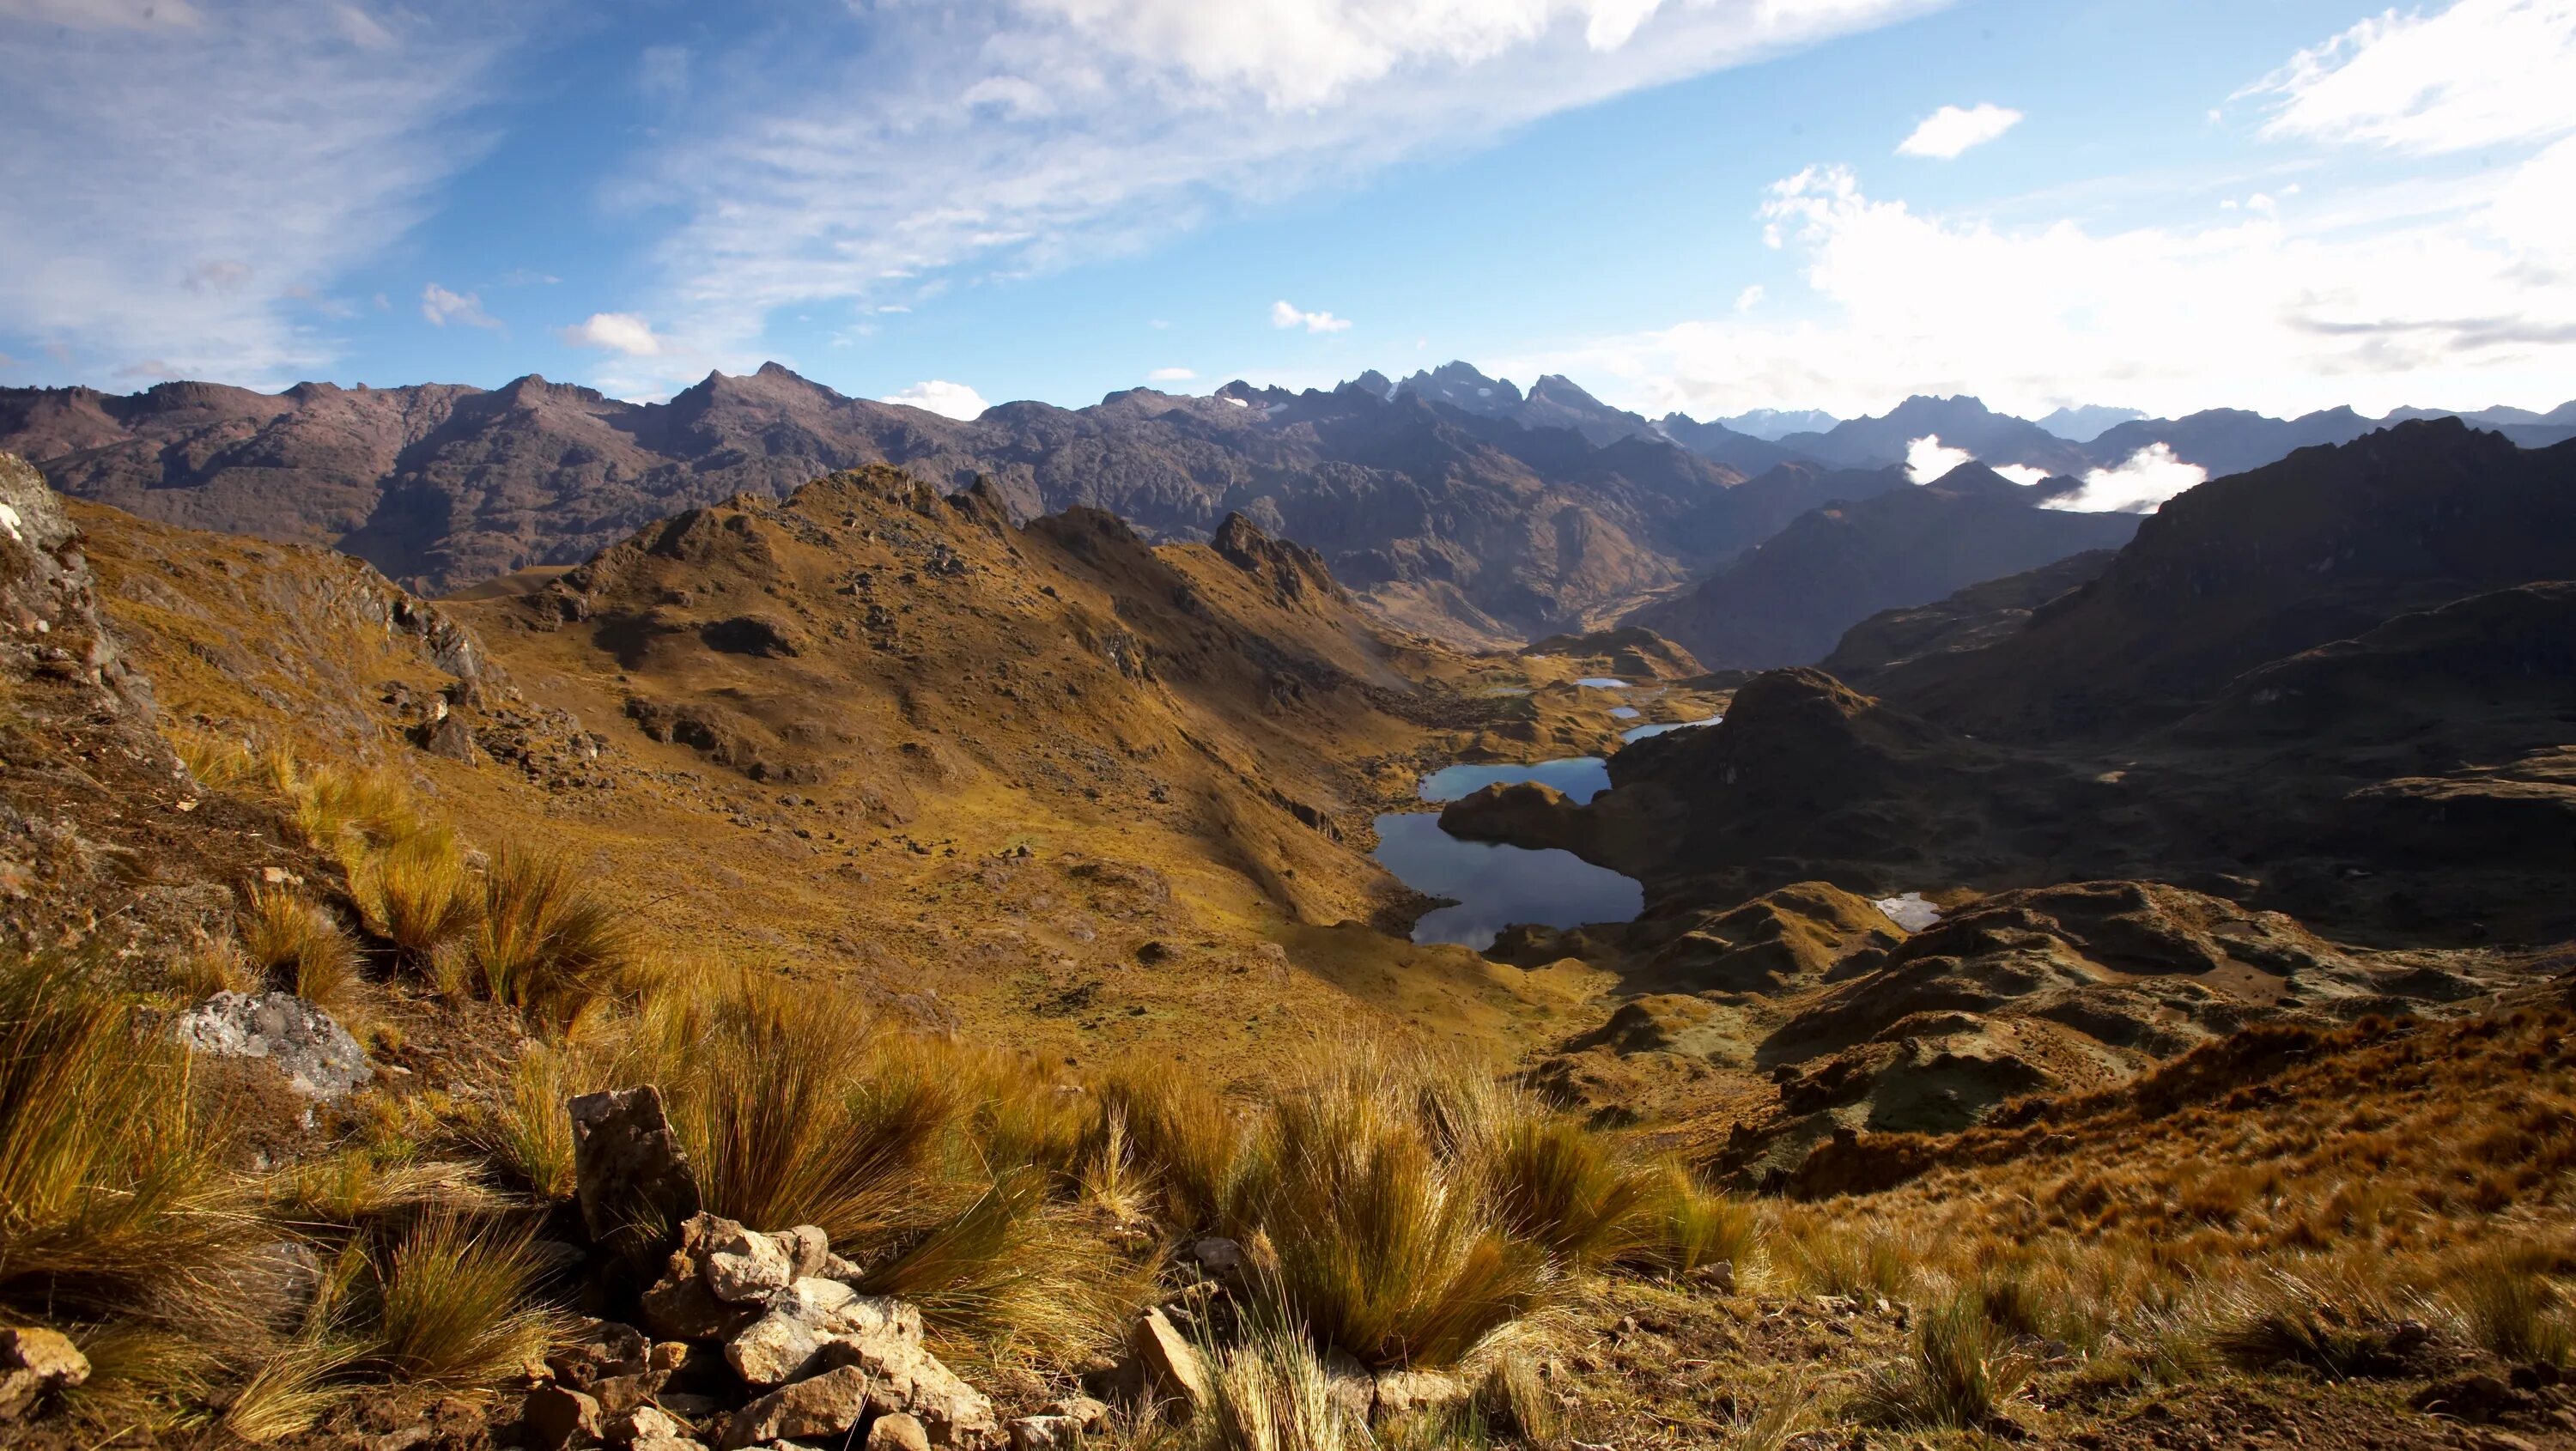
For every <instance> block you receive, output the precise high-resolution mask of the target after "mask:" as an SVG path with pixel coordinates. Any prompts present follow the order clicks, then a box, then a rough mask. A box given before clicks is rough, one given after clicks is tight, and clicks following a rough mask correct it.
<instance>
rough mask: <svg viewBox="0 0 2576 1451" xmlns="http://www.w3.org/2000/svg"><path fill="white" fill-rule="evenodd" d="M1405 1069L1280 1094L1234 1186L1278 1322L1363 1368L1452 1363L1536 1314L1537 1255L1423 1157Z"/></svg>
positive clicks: (1457, 1178) (1446, 1169)
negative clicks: (1301, 1328) (1267, 1267)
mask: <svg viewBox="0 0 2576 1451" xmlns="http://www.w3.org/2000/svg"><path fill="white" fill-rule="evenodd" d="M1417 1087H1418V1080H1417V1079H1415V1078H1414V1077H1413V1076H1412V1075H1411V1074H1410V1073H1409V1072H1408V1071H1407V1069H1406V1068H1405V1067H1403V1066H1400V1065H1392V1064H1389V1063H1387V1062H1385V1061H1383V1060H1381V1059H1378V1058H1377V1057H1376V1056H1375V1055H1360V1056H1358V1057H1357V1058H1355V1059H1354V1060H1352V1061H1350V1062H1347V1063H1345V1064H1343V1065H1340V1066H1338V1067H1337V1068H1335V1069H1334V1070H1332V1071H1330V1072H1328V1073H1326V1074H1325V1075H1323V1076H1322V1077H1321V1078H1320V1079H1319V1080H1318V1081H1316V1082H1314V1083H1312V1084H1309V1085H1307V1086H1306V1087H1304V1088H1302V1089H1299V1090H1296V1091H1292V1092H1289V1093H1287V1094H1285V1095H1283V1096H1282V1097H1281V1098H1280V1100H1279V1101H1278V1102H1277V1104H1275V1105H1274V1107H1273V1108H1272V1111H1271V1112H1270V1114H1269V1115H1268V1116H1267V1118H1266V1119H1265V1120H1264V1121H1263V1122H1262V1124H1261V1126H1260V1128H1259V1131H1258V1132H1257V1133H1256V1135H1255V1137H1254V1140H1253V1146H1252V1148H1251V1150H1250V1151H1249V1153H1248V1154H1247V1156H1246V1160H1245V1167H1244V1168H1243V1170H1242V1172H1241V1173H1240V1175H1239V1176H1238V1179H1237V1182H1236V1184H1235V1188H1234V1195H1233V1200H1234V1205H1233V1211H1232V1216H1231V1217H1232V1218H1233V1220H1234V1221H1235V1223H1236V1224H1237V1226H1238V1227H1239V1231H1238V1232H1239V1233H1242V1234H1253V1233H1257V1234H1258V1235H1260V1236H1261V1238H1262V1240H1263V1242H1264V1243H1265V1244H1266V1246H1267V1249H1268V1257H1269V1259H1270V1264H1271V1269H1272V1273H1273V1274H1274V1275H1275V1280H1274V1281H1273V1287H1274V1290H1275V1293H1276V1294H1277V1295H1278V1297H1279V1298H1280V1300H1281V1302H1282V1303H1281V1310H1282V1312H1283V1315H1284V1316H1285V1317H1286V1318H1290V1319H1294V1320H1296V1321H1298V1322H1301V1323H1303V1324H1305V1325H1306V1326H1307V1327H1308V1328H1309V1329H1310V1331H1311V1332H1312V1333H1313V1334H1314V1335H1315V1336H1316V1337H1317V1338H1318V1339H1319V1340H1320V1341H1322V1342H1323V1343H1324V1344H1326V1345H1330V1346H1337V1347H1339V1348H1341V1349H1343V1350H1346V1351H1348V1352H1350V1353H1351V1354H1353V1355H1355V1356H1357V1357H1359V1358H1360V1359H1361V1360H1362V1361H1364V1362H1367V1363H1369V1364H1371V1365H1379V1366H1386V1365H1412V1366H1419V1367H1438V1366H1446V1365H1453V1364H1456V1363H1457V1362H1458V1361H1459V1360H1460V1359H1462V1358H1463V1357H1465V1356H1466V1355H1467V1354H1468V1353H1469V1352H1470V1351H1472V1350H1474V1349H1475V1348H1476V1347H1477V1345H1478V1344H1480V1343H1481V1342H1482V1341H1483V1340H1484V1339H1485V1338H1486V1337H1487V1336H1488V1335H1491V1334H1492V1333H1493V1332H1495V1331H1496V1330H1499V1329H1501V1328H1502V1327H1503V1326H1506V1325H1508V1324H1510V1323H1511V1322H1512V1321H1513V1320H1515V1319H1517V1318H1519V1317H1520V1316H1522V1315H1524V1314H1526V1313H1528V1312H1529V1311H1530V1310H1532V1309H1534V1308H1536V1307H1537V1306H1538V1305H1539V1304H1540V1303H1542V1302H1543V1301H1544V1300H1545V1299H1546V1298H1547V1295H1548V1292H1549V1289H1550V1285H1551V1276H1550V1272H1549V1267H1548V1262H1547V1255H1546V1252H1545V1251H1544V1249H1542V1248H1541V1247H1540V1246H1538V1245H1536V1244H1534V1243H1531V1242H1529V1241H1526V1240H1522V1239H1516V1238H1514V1237H1513V1236H1512V1234H1511V1233H1510V1231H1509V1229H1508V1228H1507V1226H1506V1224H1505V1222H1504V1221H1503V1219H1502V1217H1501V1216H1500V1214H1499V1213H1498V1212H1497V1211H1496V1210H1495V1208H1494V1206H1493V1205H1492V1204H1491V1203H1490V1202H1489V1200H1488V1199H1487V1197H1486V1195H1485V1192H1484V1188H1483V1185H1482V1184H1481V1183H1480V1182H1478V1177H1477V1175H1476V1174H1475V1172H1474V1170H1473V1169H1472V1168H1471V1167H1470V1166H1467V1165H1462V1164H1459V1163H1456V1162H1454V1161H1451V1160H1447V1159H1444V1158H1443V1157H1442V1156H1441V1155H1440V1154H1439V1153H1437V1152H1435V1149H1434V1146H1433V1135H1432V1133H1431V1131H1430V1130H1429V1129H1428V1127H1427V1126H1426V1125H1425V1123H1424V1120H1423V1116H1422V1115H1421V1114H1420V1112H1419V1111H1418V1103H1417V1099H1416V1095H1415V1092H1414V1090H1415V1089H1416V1088H1417Z"/></svg>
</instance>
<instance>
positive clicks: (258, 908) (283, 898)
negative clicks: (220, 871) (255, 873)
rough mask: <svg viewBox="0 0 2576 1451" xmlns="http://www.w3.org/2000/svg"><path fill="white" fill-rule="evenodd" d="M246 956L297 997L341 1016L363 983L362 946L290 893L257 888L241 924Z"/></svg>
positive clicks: (318, 907) (315, 906) (321, 909)
mask: <svg viewBox="0 0 2576 1451" xmlns="http://www.w3.org/2000/svg"><path fill="white" fill-rule="evenodd" d="M240 931H241V945H242V952H243V954H244V955H245V956H247V957H248V958H249V959H250V962H251V965H252V966H253V967H255V968H257V969H258V970H259V971H260V972H262V973H264V974H268V975H271V976H273V977H277V978H281V979H283V981H284V983H285V985H286V986H287V988H288V989H289V990H290V991H292V992H293V993H294V994H295V995H296V996H297V997H300V998H303V999H305V1000H306V1001H308V1002H312V1003H316V1004H319V1005H321V1006H322V1007H323V1008H324V1009H326V1010H329V1011H332V1012H335V1013H338V1012H344V1011H346V1010H347V1009H349V1008H350V1007H351V1006H352V1005H353V1003H354V1001H355V995H356V992H357V988H358V983H359V973H358V943H357V939H355V938H353V937H351V936H350V935H349V932H348V929H347V928H345V927H343V926H341V925H340V919H339V918H338V917H336V916H334V915H333V914H332V912H331V909H330V908H328V907H325V906H323V905H322V904H321V903H319V902H316V901H314V900H312V899H311V898H309V897H306V896H304V895H302V894H301V893H299V892H296V891H293V890H292V889H289V888H286V887H253V888H251V891H250V900H249V902H248V903H247V904H245V905H244V907H243V910H242V913H241V918H240Z"/></svg>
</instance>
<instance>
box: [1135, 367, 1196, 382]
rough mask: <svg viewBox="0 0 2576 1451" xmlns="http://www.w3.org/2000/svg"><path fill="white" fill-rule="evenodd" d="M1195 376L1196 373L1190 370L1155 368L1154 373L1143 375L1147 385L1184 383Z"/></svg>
mask: <svg viewBox="0 0 2576 1451" xmlns="http://www.w3.org/2000/svg"><path fill="white" fill-rule="evenodd" d="M1197 376H1198V373H1197V372H1196V371H1195V370H1193V369H1190V368H1156V369H1155V370H1154V371H1152V372H1150V373H1147V374H1146V375H1145V381H1146V382H1148V383H1186V382H1189V381H1190V380H1191V379H1193V378H1196V377H1197Z"/></svg>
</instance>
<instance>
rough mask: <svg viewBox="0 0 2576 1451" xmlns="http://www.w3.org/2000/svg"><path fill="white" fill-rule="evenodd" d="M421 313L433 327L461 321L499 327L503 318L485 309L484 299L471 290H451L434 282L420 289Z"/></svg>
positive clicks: (466, 323)
mask: <svg viewBox="0 0 2576 1451" xmlns="http://www.w3.org/2000/svg"><path fill="white" fill-rule="evenodd" d="M420 315H421V316H422V317H425V318H427V319H429V321H430V325H431V326H432V327H445V326H447V325H448V324H449V323H451V322H460V323H463V324H465V325H466V326H467V327H486V328H497V327H499V326H500V325H501V320H500V319H499V318H497V317H494V316H493V315H492V314H490V313H488V312H485V311H484V310H483V299H482V298H481V297H480V296H479V295H477V294H475V293H471V292H450V291H448V290H447V289H446V288H444V287H441V286H439V285H438V284H437V283H435V282H433V283H431V284H429V285H428V286H427V287H424V288H422V289H421V290H420Z"/></svg>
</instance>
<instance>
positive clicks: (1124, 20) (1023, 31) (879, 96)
mask: <svg viewBox="0 0 2576 1451" xmlns="http://www.w3.org/2000/svg"><path fill="white" fill-rule="evenodd" d="M1943 3H1945V0H1495V3H1490V4H1480V5H1461V4H1458V3H1455V0H1380V3H1375V4H1370V5H1356V4H1352V3H1349V0H1243V3H1240V4H1232V5H1224V6H1210V5H1205V4H1202V3H1197V0H958V3H954V4H948V5H942V6H937V7H930V6H916V5H900V6H898V5H878V6H869V7H866V11H865V21H864V23H865V24H866V25H867V26H868V34H867V44H866V46H865V48H864V51H863V53H860V54H858V55H856V56H855V57H853V56H851V55H849V54H848V52H849V51H850V50H851V49H852V47H845V46H841V45H839V44H837V43H836V41H835V38H833V37H830V36H817V35H813V34H804V33H800V34H799V35H798V37H797V38H796V43H795V45H794V46H793V47H792V48H782V49H776V50H766V51H762V52H760V53H759V54H757V55H756V56H752V55H735V56H732V57H728V58H723V59H718V58H713V57H701V62H700V64H701V68H702V69H706V70H709V71H710V72H712V71H713V70H714V69H716V68H718V67H721V66H725V65H731V66H735V67H739V68H757V69H758V70H759V72H760V73H761V74H762V76H763V77H764V80H765V81H767V82H768V84H767V85H766V86H765V87H764V93H765V94H768V95H775V96H779V97H784V98H787V99H784V100H782V101H779V102H776V103H773V104H772V105H770V106H769V107H768V108H767V109H763V110H760V111H756V112H752V113H747V114H746V113H743V112H739V111H726V110H724V109H722V108H721V107H720V106H719V105H718V104H717V103H716V101H715V100H714V99H712V97H713V93H714V91H715V89H716V88H714V87H711V86H704V87H698V88H696V89H694V90H693V91H692V93H691V97H690V101H689V103H688V104H689V105H691V106H696V107H701V108H703V109H701V110H699V111H697V112H695V113H693V114H689V115H686V116H684V118H683V121H684V123H685V124H682V125H675V126H674V128H673V131H672V134H674V135H675V136H683V137H686V138H688V139H684V140H681V141H679V142H678V143H676V144H674V145H673V146H671V147H668V148H665V149H663V150H661V151H658V152H657V153H655V155H654V156H653V158H651V161H650V163H649V167H650V169H649V170H647V171H645V172H642V173H640V174H638V175H637V176H635V177H634V178H633V181H632V184H631V185H629V186H627V187H625V188H624V189H623V190H622V192H621V196H622V199H623V200H624V201H626V202H628V203H631V204H632V205H634V206H635V207H637V208H638V209H639V210H641V209H646V208H664V207H668V208H674V209H677V210H678V211H679V212H681V213H682V214H683V215H684V216H685V217H686V218H687V220H686V221H684V222H683V224H682V225H680V226H679V227H678V228H677V229H676V230H675V231H674V232H673V233H672V234H670V235H669V236H668V237H667V238H666V239H665V240H664V241H663V243H662V244H661V246H660V247H659V249H658V262H659V265H660V268H661V271H662V275H663V279H664V281H663V286H662V288H661V294H662V295H661V296H660V297H659V298H658V299H656V300H655V302H654V305H653V307H652V309H651V310H652V311H653V312H654V313H655V315H656V316H668V317H669V318H671V319H672V323H671V326H672V328H673V330H674V331H675V333H676V334H677V335H678V336H680V337H681V338H683V339H684V340H686V341H688V342H689V343H690V344H691V346H692V348H693V350H694V351H695V352H696V353H698V354H701V355H706V356H715V357H730V358H733V359H735V360H737V361H740V362H747V361H748V360H749V358H750V356H751V355H752V354H753V353H755V352H757V351H758V350H759V348H760V340H761V337H762V333H763V329H764V325H765V322H766V320H767V318H768V316H769V314H770V313H771V312H772V311H775V310H779V309H783V308H786V307H789V306H795V305H803V304H807V303H811V302H814V301H818V300H830V299H850V300H854V301H857V302H860V303H862V304H864V303H866V302H868V301H870V300H872V299H874V298H875V297H877V296H879V295H881V294H884V293H887V292H890V291H896V290H900V289H902V288H904V287H908V286H913V285H917V280H918V279H921V278H925V277H932V276H934V275H936V274H951V273H954V274H961V275H964V276H968V277H970V278H971V277H1008V276H1016V275H1023V274H1027V273H1032V272H1041V271H1047V270H1051V269H1056V268H1060V267H1064V266H1068V265H1071V264H1074V263H1077V262H1082V261H1088V260H1094V259H1099V258H1103V257H1111V256H1119V255H1128V254H1133V253H1135V252H1138V251H1141V250H1143V249H1145V248H1148V247H1150V246H1153V245H1155V244H1157V243H1159V242H1161V241H1163V240H1165V239H1167V238H1168V237H1170V236H1171V235H1172V234H1174V233H1176V232H1179V231H1184V230H1187V229H1190V228H1192V227H1195V226H1198V225H1200V224H1201V223H1202V222H1204V221H1206V220H1208V219H1210V218H1212V217H1217V216H1222V215H1226V214H1228V213H1231V212H1234V211H1237V210H1240V209H1242V208H1245V207H1251V206H1260V205H1264V204H1267V203H1270V202H1273V201H1276V200H1278V199H1281V198H1284V197H1288V196H1292V195H1296V194H1298V193H1301V192H1304V191H1307V190H1310V189H1313V188H1316V187H1320V186H1328V185H1334V184H1339V183H1343V182H1347V181H1351V180H1354V179H1357V178H1360V177H1363V176H1365V175H1368V174H1370V173H1372V172H1373V171H1375V170H1376V169H1378V168H1381V167H1384V166H1387V165H1390V164H1393V163H1395V162H1398V161H1402V160H1405V159H1407V158H1410V157H1417V156H1421V155H1424V154H1426V153H1439V152H1444V151H1454V150H1456V149H1459V148H1462V147H1470V146H1475V145H1479V144H1482V143H1484V142H1486V141H1487V140H1489V139H1491V138H1493V137H1495V136H1498V135H1499V134H1501V133H1503V132H1504V131H1507V130H1508V129H1510V128H1512V127H1514V126H1517V125H1520V124H1523V123H1525V122H1528V121H1531V120H1534V119H1536V118H1538V117H1542V116H1546V115H1550V114H1553V113H1555V112H1559V111H1563V110H1567V109H1570V108H1574V107H1579V106H1583V105H1586V104H1589V103H1591V102H1594V101H1598V100H1602V99H1605V98H1607V97H1611V96H1615V95H1619V94H1622V93H1625V92H1628V91H1633V90H1637V89H1640V88H1643V87H1648V86H1653V85H1658V84H1661V83H1664V82H1668V81H1672V80H1677V79H1680V78H1683V77H1686V76H1692V75H1698V74H1703V73H1706V72H1709V71H1713V70H1717V69H1720V68H1723V67H1726V66H1730V65H1735V64H1739V63H1742V62H1745V61H1749V60H1754V59H1758V58H1762V57H1765V56H1769V55H1773V54H1777V53H1779V52H1781V51H1783V50H1787V49H1790V48H1793V47H1797V46H1801V45H1805V44H1809V43H1812V42H1815V41H1818V40H1822V39H1825V38H1827V37H1830V36H1833V35H1836V34H1841V33H1846V32H1849V31H1853V30H1857V29H1862V28H1866V27H1869V26H1873V25H1877V24H1881V23H1884V22H1886V21H1889V20H1892V19H1895V18H1898V17H1901V16H1904V15H1909V14H1916V13H1921V12H1924V11H1927V10H1932V9H1936V8H1939V7H1940V6H1941V5H1942V4H1943ZM853 23H858V22H853ZM738 94H739V93H738V92H737V95H738Z"/></svg>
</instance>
